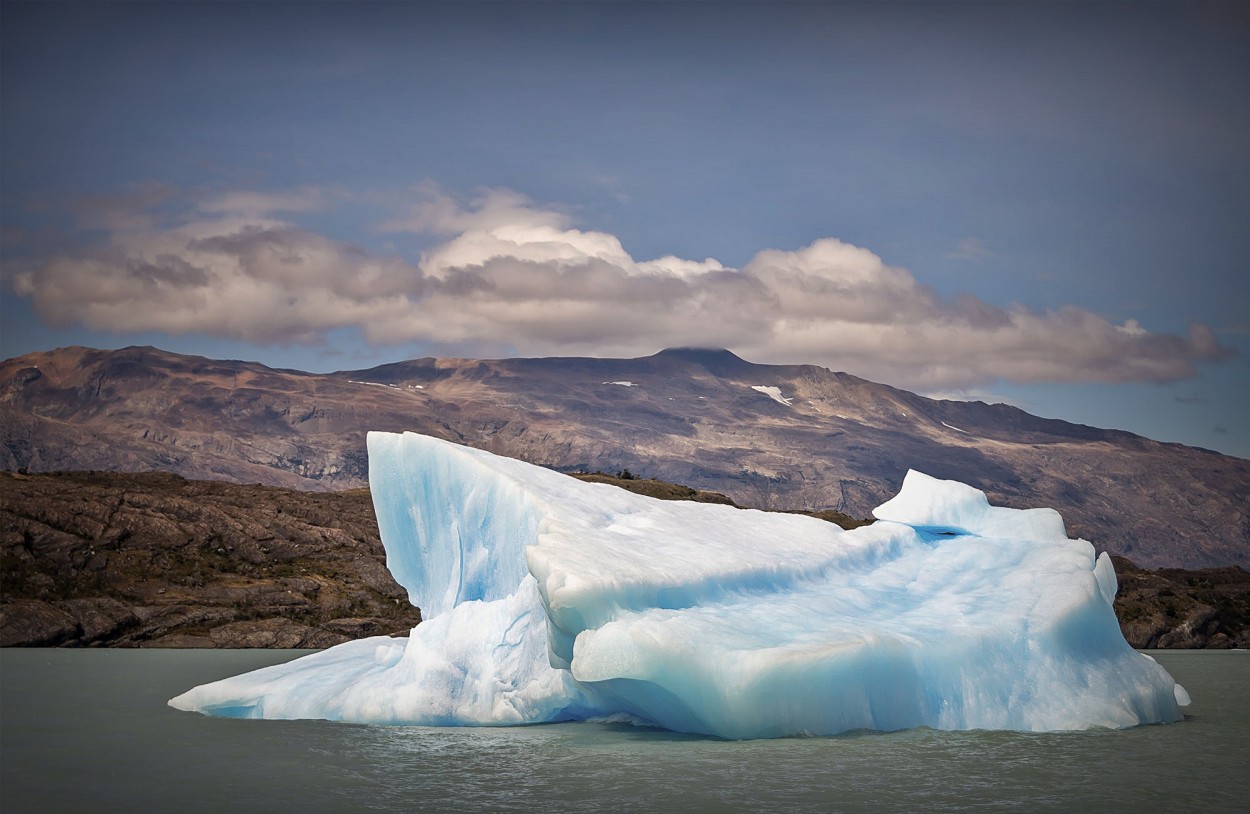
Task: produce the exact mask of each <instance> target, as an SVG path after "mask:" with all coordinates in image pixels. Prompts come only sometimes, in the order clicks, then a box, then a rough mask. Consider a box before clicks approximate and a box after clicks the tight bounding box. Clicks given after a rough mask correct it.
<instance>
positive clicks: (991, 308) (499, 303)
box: [10, 187, 1230, 389]
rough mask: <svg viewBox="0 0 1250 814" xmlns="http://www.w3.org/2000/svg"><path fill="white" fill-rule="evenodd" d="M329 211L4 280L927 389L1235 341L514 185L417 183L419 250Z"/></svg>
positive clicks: (1153, 368)
mask: <svg viewBox="0 0 1250 814" xmlns="http://www.w3.org/2000/svg"><path fill="white" fill-rule="evenodd" d="M167 198H168V195H164V196H162V198H161V200H162V201H166V200H167ZM329 205H330V200H329V197H328V196H327V195H326V194H325V193H324V192H322V191H321V190H318V189H316V188H303V189H300V190H294V191H291V192H283V193H258V192H249V191H237V192H232V193H228V194H221V195H218V196H215V197H212V198H209V199H201V200H200V201H199V202H198V203H197V204H195V205H194V206H192V207H190V208H189V209H188V210H186V211H183V213H182V214H181V215H180V216H179V217H178V218H177V219H176V220H175V219H172V218H170V217H163V218H162V217H156V216H155V215H150V216H147V217H127V218H125V219H120V218H119V219H114V221H112V222H117V223H122V222H124V223H125V228H117V229H114V230H112V231H110V232H109V233H108V236H107V239H106V240H105V241H104V242H102V243H99V244H94V245H91V246H89V247H87V248H84V249H82V250H80V251H78V252H75V253H69V252H66V253H62V254H57V255H54V256H51V257H46V258H44V259H42V260H41V261H39V262H36V263H33V264H31V265H28V266H27V267H26V268H24V269H22V270H19V271H18V272H17V273H16V274H13V275H11V276H10V279H11V284H12V287H13V289H14V291H15V292H16V293H17V294H18V295H19V296H22V297H27V298H29V299H30V300H31V301H32V302H33V304H34V306H35V308H36V309H37V311H38V313H39V314H40V315H41V316H42V317H43V318H44V319H46V320H47V321H49V322H51V323H54V324H58V325H66V324H74V323H78V324H82V325H86V326H88V327H91V328H96V329H103V330H109V331H114V332H120V333H125V332H132V331H150V330H157V331H164V332H167V333H170V334H187V333H203V334H208V335H213V336H224V337H232V338H239V339H244V340H249V341H255V342H262V343H274V342H306V343H314V342H319V341H323V340H324V338H325V336H326V334H327V333H328V332H330V331H333V330H336V329H340V328H346V327H355V328H357V329H359V330H360V331H361V332H362V333H363V335H364V336H365V337H366V338H367V339H369V340H370V341H371V342H374V343H379V344H385V343H401V342H408V341H421V342H425V343H432V344H435V345H437V346H440V347H443V348H446V349H447V350H448V352H454V353H458V354H465V355H473V354H483V355H487V354H494V353H501V352H514V353H519V354H524V355H546V354H553V353H560V354H569V353H579V354H589V355H625V356H628V355H639V354H646V353H652V352H654V351H656V350H658V349H660V348H662V347H669V346H715V347H728V348H731V349H733V350H735V351H736V352H738V353H740V354H741V355H743V356H745V357H747V358H749V359H752V360H755V361H761V362H799V361H801V362H812V363H816V364H821V365H825V366H828V367H831V368H834V369H838V370H848V371H851V372H853V373H857V374H859V375H862V376H866V377H868V378H873V379H877V380H882V381H888V382H891V383H895V384H900V385H903V386H907V387H912V388H925V389H933V388H966V387H971V386H975V385H977V384H982V383H986V382H991V381H994V380H996V379H1006V380H1013V381H1046V380H1049V381H1075V380H1101V381H1143V380H1144V381H1151V380H1168V379H1176V378H1182V377H1185V376H1190V375H1192V374H1193V373H1194V365H1195V364H1196V363H1197V362H1199V361H1203V360H1209V359H1218V358H1221V357H1223V356H1226V355H1228V354H1229V353H1230V351H1228V350H1227V349H1226V348H1224V347H1223V346H1222V345H1221V344H1220V343H1219V342H1218V340H1217V339H1216V337H1215V336H1214V334H1213V333H1212V332H1211V330H1210V329H1209V328H1207V327H1206V326H1204V325H1201V324H1195V325H1193V326H1192V327H1191V329H1190V330H1189V332H1188V334H1187V335H1186V336H1177V335H1174V334H1161V333H1152V332H1150V331H1148V330H1147V329H1146V328H1145V327H1143V326H1142V325H1140V324H1138V323H1137V321H1135V320H1128V321H1126V322H1124V323H1123V324H1120V325H1116V324H1113V323H1112V322H1110V321H1109V320H1107V319H1105V318H1104V317H1102V316H1100V315H1098V314H1096V313H1093V312H1091V311H1089V310H1086V309H1082V308H1079V307H1076V306H1067V307H1064V308H1060V309H1057V310H1048V311H1035V310H1032V309H1029V308H1027V307H1025V306H1023V305H1019V304H1013V305H1010V306H1006V307H1003V306H998V305H995V304H992V303H988V302H985V301H984V300H981V299H980V298H978V297H977V296H975V295H974V294H965V295H963V296H960V297H956V298H942V297H940V296H938V295H937V294H936V293H935V292H934V291H933V290H931V289H930V288H928V287H927V286H925V285H923V284H922V283H920V282H919V281H918V280H917V279H916V278H915V277H914V276H913V275H912V274H911V273H910V272H909V271H907V270H906V269H902V268H898V267H894V266H890V265H889V264H887V263H885V262H884V261H883V260H882V259H881V258H880V257H879V256H877V255H876V254H874V253H873V252H872V251H870V250H868V249H865V248H862V247H858V246H853V245H850V244H848V243H844V242H842V241H840V240H837V239H835V238H822V239H820V240H816V241H814V242H813V243H811V244H810V245H808V246H804V247H801V248H798V249H793V250H784V249H772V248H765V249H762V250H761V251H759V252H758V253H757V254H756V255H755V256H754V257H753V258H752V259H751V260H750V261H749V262H748V263H747V264H746V265H744V266H743V267H742V268H740V269H735V268H728V267H725V266H724V265H722V264H721V263H720V262H719V261H717V260H716V259H714V258H706V259H704V260H691V259H683V258H679V257H675V256H664V257H660V258H655V259H650V260H641V261H640V260H635V259H634V258H633V257H632V256H631V255H630V254H629V253H628V251H627V250H626V249H625V247H624V246H623V245H622V244H621V242H620V240H619V239H618V238H617V237H616V236H614V235H611V234H608V233H606V232H600V231H593V230H584V229H579V228H576V226H575V224H574V223H573V222H572V219H571V218H570V217H569V216H568V215H567V214H564V213H561V212H557V211H555V210H552V209H550V208H543V207H538V206H535V205H534V204H532V203H531V202H530V201H529V200H528V199H526V198H525V197H523V196H521V195H519V194H517V193H515V192H511V191H508V190H488V191H485V192H483V193H481V194H480V195H479V196H478V197H477V198H475V199H473V200H471V201H469V202H468V203H467V204H462V203H460V202H458V201H456V200H454V199H452V198H451V197H450V196H448V195H446V194H444V193H442V192H441V191H439V190H438V189H436V188H432V187H427V188H422V189H419V190H418V191H417V200H416V202H415V203H413V204H411V206H409V207H408V208H407V209H406V210H405V211H404V212H402V213H400V214H399V215H398V216H396V217H394V218H392V219H390V220H388V221H386V222H384V223H383V224H382V225H381V227H380V229H381V231H383V232H392V233H400V232H420V233H423V234H426V235H433V236H435V237H436V238H437V239H438V241H439V242H437V243H436V244H435V245H433V246H431V247H429V248H428V249H427V250H426V251H425V252H424V254H423V255H422V256H421V257H420V258H416V259H413V258H404V257H400V256H395V255H383V254H379V253H376V252H373V251H368V250H365V249H363V248H360V247H358V246H355V245H352V244H349V243H345V242H343V241H340V240H335V239H332V238H329V237H326V236H325V235H322V234H319V233H317V232H315V231H312V230H310V229H307V228H304V227H302V226H300V225H299V224H298V223H296V222H295V221H294V220H292V219H291V218H292V217H294V216H298V214H299V213H301V212H304V211H309V210H313V209H322V208H324V207H326V206H329ZM279 214H281V215H284V216H286V217H285V218H279V217H277V215H279ZM97 215H98V213H97ZM96 222H97V223H109V222H111V221H110V220H109V219H108V218H100V217H98V216H97V218H96Z"/></svg>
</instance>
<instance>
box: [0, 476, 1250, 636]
mask: <svg viewBox="0 0 1250 814" xmlns="http://www.w3.org/2000/svg"><path fill="white" fill-rule="evenodd" d="M584 477H586V478H587V479H593V480H597V481H600V482H607V483H616V484H617V485H619V486H623V487H626V488H631V489H633V490H634V491H638V492H641V493H644V494H651V495H653V496H658V497H662V498H668V499H691V498H694V499H701V500H710V501H713V502H722V499H723V497H724V496H717V495H710V494H708V493H694V492H693V490H689V489H687V488H686V487H682V486H676V485H674V484H670V483H663V482H659V481H648V480H638V479H622V478H616V477H613V476H605V475H590V476H584ZM826 519H830V520H833V521H835V522H841V523H844V524H847V525H854V521H852V520H851V518H846V517H827V518H826ZM1116 569H1117V571H1118V572H1119V575H1120V596H1119V598H1118V599H1117V600H1116V613H1117V614H1118V615H1119V617H1120V620H1121V629H1122V630H1123V631H1124V633H1125V637H1126V638H1127V639H1128V640H1129V642H1130V643H1131V644H1133V646H1135V647H1165V648H1166V647H1224V648H1227V647H1233V646H1240V647H1247V646H1250V574H1247V573H1246V572H1245V571H1243V570H1241V569H1239V568H1223V569H1208V570H1205V571H1177V570H1167V571H1143V570H1141V569H1139V568H1137V567H1136V566H1134V565H1133V564H1132V563H1130V562H1128V561H1127V560H1123V559H1117V561H1116ZM0 579H2V582H0V646H81V647H86V646H111V647H328V646H330V645H334V644H337V643H339V642H343V641H347V640H349V639H355V638H361V637H364V636H372V635H379V634H393V635H406V633H407V631H408V630H409V629H410V628H411V627H412V626H413V625H415V624H417V622H418V621H419V620H420V613H419V612H418V611H417V609H415V608H413V607H412V606H411V604H410V603H409V602H408V600H407V597H406V595H405V592H404V591H403V589H402V588H400V587H399V586H398V585H397V584H395V581H394V579H392V578H391V575H390V573H389V572H388V571H387V570H386V566H385V556H384V553H383V550H382V544H381V541H380V539H379V537H378V530H377V523H376V521H375V519H374V514H373V507H372V502H371V500H370V497H369V493H368V491H367V490H363V489H355V490H350V491H344V492H332V493H326V492H320V493H314V492H300V491H294V490H286V489H278V488H274V487H269V486H244V485H236V484H228V483H221V482H196V481H187V480H184V479H182V478H180V477H177V476H175V475H168V474H162V473H147V474H137V475H128V474H116V473H101V472H93V473H84V472H79V473H63V474H46V475H15V474H0Z"/></svg>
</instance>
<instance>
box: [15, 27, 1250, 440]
mask: <svg viewBox="0 0 1250 814" xmlns="http://www.w3.org/2000/svg"><path fill="white" fill-rule="evenodd" d="M0 15H2V20H0V22H2V23H3V25H2V26H0V37H2V38H3V39H2V42H0V46H2V47H0V68H2V71H0V83H2V84H0V105H2V106H3V110H2V111H0V112H2V114H3V115H2V116H0V193H2V194H0V226H2V227H3V233H2V235H0V237H2V244H0V245H2V250H3V254H2V259H3V279H0V297H2V300H0V309H2V316H3V322H2V324H0V353H2V354H3V356H5V357H9V356H14V355H17V354H21V353H25V352H28V351H33V350H44V349H50V348H54V347H58V346H63V345H69V344H85V345H92V346H96V347H122V346H125V345H130V344H153V345H157V346H159V347H163V348H167V349H170V350H175V351H180V352H188V353H199V354H203V355H207V356H214V357H229V358H244V359H252V360H258V361H261V362H264V363H266V364H270V365H274V366H284V367H297V368H303V369H308V370H317V371H327V370H334V369H342V368H355V367H363V366H368V365H372V364H377V363H381V362H385V361H392V360H395V359H400V358H407V357H413V356H423V355H456V356H492V357H497V356H507V355H553V354H559V355H612V356H634V355H643V354H647V353H652V352H654V351H656V350H659V349H661V348H663V347H665V346H672V345H716V346H725V347H729V348H731V349H733V350H735V351H736V352H738V353H739V354H740V355H742V356H744V357H745V358H748V359H751V360H753V361H759V362H778V363H781V362H811V363H816V364H821V365H824V366H827V367H830V368H833V369H835V370H846V371H848V372H851V373H855V374H858V375H861V376H864V377H866V378H870V379H874V380H877V381H884V382H887V383H890V384H896V385H899V386H902V387H906V388H909V389H912V390H916V391H918V392H922V393H926V394H931V395H941V396H946V397H962V398H982V399H986V400H991V401H993V400H1003V401H1009V402H1011V403H1014V404H1017V405H1019V406H1021V407H1023V408H1025V409H1027V410H1029V411H1031V412H1034V413H1037V414H1041V415H1046V416H1053V417H1058V418H1065V419H1068V420H1072V421H1078V422H1082V423H1089V424H1095V425H1099V426H1108V427H1118V428H1123V429H1129V430H1132V431H1135V432H1139V433H1142V434H1144V435H1148V436H1150V437H1153V438H1157V439H1160V440H1167V441H1180V442H1183V443H1188V444H1195V445H1199V446H1205V447H1209V448H1213V449H1217V450H1220V451H1223V452H1228V453H1232V454H1236V455H1240V456H1243V457H1250V422H1247V419H1246V414H1247V412H1250V411H1247V410H1246V409H1245V407H1244V406H1243V405H1244V404H1245V402H1246V401H1247V400H1248V399H1250V268H1247V266H1248V265H1250V229H1247V224H1250V151H1248V150H1247V149H1246V145H1247V144H1250V98H1248V97H1250V83H1247V82H1246V77H1247V76H1250V56H1248V55H1247V51H1246V49H1245V48H1244V43H1245V42H1247V41H1248V35H1250V12H1248V11H1247V7H1245V6H1243V5H1241V4H1235V3H1227V4H1202V3H1189V4H1180V5H1172V4H1163V3H1150V4H1134V3H1114V4H1112V3H1107V4H1094V5H1085V4H1079V3H1063V4H1027V3H1025V4H1015V3H1012V4H943V3H926V4H905V3H898V4H868V5H861V4H849V3H848V4H832V5H823V4H816V3H805V4H796V5H788V4H777V3H770V4H758V5H757V4H749V3H734V4H725V5H717V4H699V3H679V4H630V3H613V4H560V3H547V4H541V5H531V4H525V3H511V4H501V3H490V4H472V3H466V4H454V5H442V4H401V3H385V4H372V3H356V4H342V5H340V4H331V3H314V4H293V5H287V4H279V3H256V4H250V3H212V4H204V5H200V4H186V3H178V4H112V3H92V4H87V5H77V4H70V3H51V4H48V3H37V4H27V3H5V4H4V5H3V6H0Z"/></svg>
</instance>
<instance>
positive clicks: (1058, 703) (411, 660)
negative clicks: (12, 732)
mask: <svg viewBox="0 0 1250 814" xmlns="http://www.w3.org/2000/svg"><path fill="white" fill-rule="evenodd" d="M368 443H369V461H370V463H369V468H370V471H369V481H370V487H371V488H372V491H373V500H374V505H375V508H376V510H377V515H378V522H379V525H380V529H381V533H382V541H383V544H384V545H385V547H386V552H387V566H388V567H389V568H390V570H391V572H392V573H393V574H394V575H395V578H396V579H397V580H398V581H399V583H400V584H401V585H402V586H403V587H404V588H405V589H407V591H408V593H409V596H410V598H411V600H412V602H413V603H414V604H415V605H417V606H418V607H420V608H421V610H422V615H423V618H424V620H425V621H423V622H422V623H421V624H420V625H419V626H417V627H416V628H414V629H413V630H412V632H411V634H410V636H409V637H408V638H406V639H404V638H388V637H374V638H370V639H363V640H360V641H355V642H349V643H347V644H343V645H340V646H338V647H334V648H331V649H329V650H326V651H323V652H321V653H316V654H313V655H311V656H307V657H305V658H302V659H298V660H296V661H293V662H290V663H288V664H283V665H278V666H275V667H269V668H266V669H263V670H258V671H255V672H252V673H248V674H245V675H242V676H236V677H234V678H229V679H225V680H223V681H218V682H215V683H212V684H206V685H203V686H200V687H196V688H195V689H192V690H191V691H189V692H187V693H185V694H183V695H180V696H178V697H177V698H175V699H173V700H172V701H170V704H171V705H173V706H175V707H177V708H179V709H184V710H196V711H199V712H203V713H206V714H210V715H223V716H231V717H251V718H326V719H332V720H344V721H358V722H368V723H385V724H416V725H439V726H446V725H513V724H531V723H542V722H548V721H561V720H584V719H602V718H607V717H612V716H618V717H628V718H629V719H632V720H636V721H639V722H646V723H650V724H654V725H657V726H662V727H666V728H669V729H674V730H679V731H683V732H697V733H704V734H709V735H716V736H721V737H726V738H758V737H777V736H786V735H797V734H817V735H831V734H836V733H839V732H845V731H848V730H853V729H876V730H895V729H904V728H909V727H919V726H928V727H934V728H939V729H1013V730H1024V731H1051V730H1070V729H1085V728H1090V727H1112V728H1122V727H1129V726H1135V725H1138V724H1144V723H1157V722H1165V721H1174V720H1177V719H1179V718H1180V717H1181V713H1180V709H1179V706H1181V705H1183V704H1186V703H1188V697H1187V696H1186V694H1185V691H1184V689H1183V688H1182V687H1180V686H1179V685H1177V684H1176V683H1175V681H1173V680H1172V678H1171V676H1170V675H1168V673H1167V672H1166V671H1165V670H1164V669H1163V668H1162V667H1160V666H1159V665H1158V664H1156V663H1155V662H1154V661H1153V660H1151V659H1150V658H1149V657H1147V656H1145V655H1142V654H1140V653H1137V652H1136V651H1134V650H1133V649H1132V648H1130V647H1129V645H1128V644H1127V642H1125V640H1124V637H1123V636H1122V635H1121V634H1120V630H1119V626H1118V624H1117V622H1116V618H1115V614H1114V612H1113V610H1112V604H1111V603H1112V600H1113V599H1114V597H1115V591H1116V579H1115V572H1114V569H1113V568H1112V565H1111V562H1110V559H1109V558H1108V557H1107V556H1106V555H1105V554H1104V555H1101V556H1099V557H1095V554H1094V548H1093V546H1092V545H1090V543H1088V542H1086V541H1084V540H1070V539H1068V537H1067V534H1066V532H1065V530H1064V525H1063V521H1062V519H1061V518H1060V516H1059V514H1058V513H1057V512H1055V511H1053V510H1051V509H1030V510H1014V509H1006V508H1001V507H993V506H990V505H989V503H988V501H987V500H986V498H985V495H984V494H983V493H982V492H980V491H978V490H976V489H973V488H971V487H969V486H966V485H964V484H961V483H957V482H954V481H942V480H937V479H934V478H930V477H928V476H926V475H923V474H921V473H918V472H909V473H908V475H907V477H906V478H905V480H904V482H903V486H902V489H901V491H900V492H899V494H898V495H897V496H896V497H894V498H893V499H891V500H890V501H888V502H886V503H885V504H883V505H882V506H880V507H878V508H877V509H876V510H875V512H874V514H875V515H876V517H877V518H878V521H877V522H876V523H874V524H873V525H871V526H867V527H864V528H860V529H855V530H853V531H843V530H841V529H839V528H837V527H836V526H834V525H832V524H830V523H826V522H823V521H821V520H816V519H812V518H808V517H803V516H796V515H784V514H773V513H766V512H760V511H754V510H748V509H735V508H733V507H729V506H719V505H710V504H697V503H688V502H665V501H658V500H653V499H650V498H646V497H641V496H638V495H634V494H630V493H628V492H625V491H623V490H620V489H617V488H615V487H612V486H606V485H601V484H588V483H583V482H581V481H578V480H575V479H573V478H570V477H568V476H566V475H562V474H560V473H557V472H552V471H550V470H547V469H543V468H541V467H537V466H532V465H530V464H526V463H522V462H520V461H516V460H512V459H508V458H502V457H499V456H495V455H492V454H490V453H487V452H484V451H481V450H476V449H471V448H468V447H463V446H458V445H455V444H451V443H448V442H446V441H440V440H437V439H434V438H430V437H427V436H421V435H415V434H412V433H405V434H403V435H396V434H388V433H370V435H369V440H368Z"/></svg>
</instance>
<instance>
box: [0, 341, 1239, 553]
mask: <svg viewBox="0 0 1250 814" xmlns="http://www.w3.org/2000/svg"><path fill="white" fill-rule="evenodd" d="M368 430H388V431H393V432H398V431H404V430H411V431H414V432H422V433H426V434H430V435H435V436H437V437H440V438H445V439H449V440H453V441H458V442H460V443H464V444H468V445H470V446H475V447H481V448H484V449H488V450H490V451H492V452H496V453H500V454H503V455H508V456H511V457H516V458H520V459H523V460H527V461H530V462H532V463H538V464H542V465H546V466H551V467H554V468H557V469H561V470H563V471H573V470H594V469H602V470H610V471H616V470H618V469H630V470H632V471H633V472H635V473H638V474H640V475H642V476H645V477H658V478H662V479H664V480H667V481H674V482H677V483H684V484H688V485H690V486H691V487H694V488H697V489H704V490H711V491H716V492H722V493H724V494H726V495H728V496H730V497H731V498H733V499H734V500H735V501H737V502H738V503H739V504H742V505H747V506H754V507H759V508H775V509H795V508H816V509H832V510H837V511H841V512H845V513H846V514H849V515H851V516H855V517H864V516H867V515H868V514H869V512H870V511H871V509H872V508H873V507H874V506H876V505H878V504H880V503H881V502H883V501H884V500H886V499H887V498H889V497H890V496H892V495H893V494H894V493H895V492H896V491H897V489H898V487H899V485H900V484H901V482H902V478H903V476H904V475H905V474H906V471H907V470H908V469H909V468H911V469H919V470H921V471H924V472H926V473H927V474H930V475H933V476H935V477H940V478H954V479H957V480H961V481H964V482H966V483H969V484H971V485H973V486H976V487H977V488H980V489H983V490H984V491H985V492H987V493H988V494H989V496H990V499H991V500H992V501H994V502H995V503H998V504H1000V505H1006V506H1012V507H1016V508H1028V507H1033V506H1052V507H1054V508H1056V509H1058V510H1059V511H1060V512H1061V513H1062V514H1063V516H1064V519H1065V520H1066V521H1067V523H1068V528H1069V532H1070V534H1072V535H1073V536H1078V537H1084V538H1086V539H1089V540H1091V541H1093V542H1094V543H1095V544H1097V545H1099V546H1101V547H1105V548H1106V549H1108V550H1109V551H1111V552H1112V553H1115V554H1120V555H1124V556H1127V557H1130V558H1132V559H1133V560H1134V561H1135V562H1139V563H1141V564H1142V565H1145V566H1149V567H1156V568H1157V567H1186V568H1201V567H1209V566H1223V565H1241V566H1245V567H1250V509H1248V508H1247V507H1248V506H1250V461H1246V460H1243V459H1240V458H1233V457H1230V456H1226V455H1219V454H1217V453H1214V452H1210V451H1207V450H1201V449H1195V448H1191V447H1184V446H1181V445H1177V444H1162V443H1158V442H1155V441H1151V440H1149V439H1146V438H1142V437H1140V436H1136V435H1132V434H1129V433H1125V432H1118V431H1114V430H1101V429H1096V428H1093V427H1085V426H1081V425H1075V424H1069V423H1066V422H1063V421H1054V420H1049V419H1042V418H1038V417H1036V416H1032V415H1029V414H1028V413H1025V412H1023V411H1021V410H1018V409H1016V408H1013V407H1009V406H1006V405H1002V404H995V405H987V404H982V403H979V402H976V403H967V402H951V401H935V400H932V399H927V398H923V397H920V396H917V395H915V394H913V393H908V392H906V391H903V390H898V389H895V388H891V387H887V386H885V385H880V384H874V383H872V382H868V381H865V380H863V379H858V378H856V377H854V376H849V375H846V374H843V373H834V372H831V371H829V370H825V369H823V368H818V367H813V366H808V365H800V366H776V365H755V364H751V363H749V362H746V361H743V360H742V359H739V358H738V357H736V356H734V355H733V354H732V353H729V352H728V351H705V350H671V351H664V352H662V353H659V354H656V355H655V356H650V357H646V358H642V359H578V358H570V359H508V360H499V361H475V360H457V359H418V360H414V361H411V362H403V363H398V364H392V365H384V366H381V367H376V368H372V369H369V370H363V371H351V372H342V373H334V374H327V375H313V374H307V373H301V372H298V371H290V370H274V369H270V368H267V367H264V366H263V365H258V364H253V363H246V362H223V361H216V360H211V359H203V358H198V357H188V356H179V355H176V354H170V353H165V352H163V351H159V350H156V349H153V348H128V349H125V350H120V351H97V350H90V349H86V348H68V349H63V350H59V351H53V352H49V353H38V354H30V355H27V356H24V357H19V358H16V359H10V360H8V361H6V362H3V363H0V468H7V469H18V468H26V469H27V470H29V471H48V470H57V469H102V470H111V471H133V470H169V471H173V472H177V473H179V474H181V475H183V476H185V477H193V478H218V479H226V480H232V481H236V482H242V483H264V484H270V485H275V486H286V487H291V488H299V489H343V488H357V487H360V486H362V485H364V483H365V479H366V476H367V469H368V461H367V459H366V454H365V444H364V436H365V433H366V432H367V431H368Z"/></svg>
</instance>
